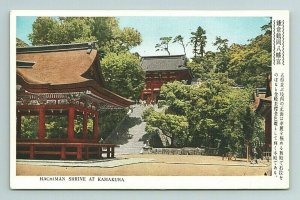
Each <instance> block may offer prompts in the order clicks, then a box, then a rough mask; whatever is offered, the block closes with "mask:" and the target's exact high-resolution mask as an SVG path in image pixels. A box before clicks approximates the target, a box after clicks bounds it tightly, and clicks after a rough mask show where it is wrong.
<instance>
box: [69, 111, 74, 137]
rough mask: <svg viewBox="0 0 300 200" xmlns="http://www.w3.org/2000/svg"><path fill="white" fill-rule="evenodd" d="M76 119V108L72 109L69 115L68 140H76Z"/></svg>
mask: <svg viewBox="0 0 300 200" xmlns="http://www.w3.org/2000/svg"><path fill="white" fill-rule="evenodd" d="M74 117H75V108H74V107H70V108H69V114H68V139H69V140H73V139H74Z"/></svg>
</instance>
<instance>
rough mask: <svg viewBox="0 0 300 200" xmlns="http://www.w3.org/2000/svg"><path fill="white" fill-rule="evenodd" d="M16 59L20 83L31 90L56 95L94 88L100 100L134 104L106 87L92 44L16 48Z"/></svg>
mask: <svg viewBox="0 0 300 200" xmlns="http://www.w3.org/2000/svg"><path fill="white" fill-rule="evenodd" d="M16 59H17V81H18V80H19V81H20V82H22V83H23V84H25V85H26V86H27V87H29V88H40V90H41V91H42V89H43V91H44V90H45V89H46V90H47V91H54V92H56V91H59V90H70V91H71V90H72V91H74V90H83V89H84V88H93V89H94V90H95V91H97V92H98V93H99V95H101V96H103V95H104V96H106V97H107V98H113V99H115V100H118V101H119V102H122V104H123V105H130V104H131V101H130V100H128V99H125V98H123V97H121V96H118V95H117V94H114V93H113V92H111V91H109V90H107V89H105V88H104V87H103V81H102V78H101V77H100V76H99V74H100V72H99V69H98V68H99V59H98V56H97V51H96V50H95V49H93V45H92V44H91V43H80V44H67V45H65V44H64V45H49V46H40V47H25V48H17V55H16ZM24 65H31V66H28V67H27V66H26V67H24Z"/></svg>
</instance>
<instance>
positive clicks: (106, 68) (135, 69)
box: [101, 52, 145, 100]
mask: <svg viewBox="0 0 300 200" xmlns="http://www.w3.org/2000/svg"><path fill="white" fill-rule="evenodd" d="M101 65H102V66H101V69H102V72H103V76H104V79H105V82H106V85H107V88H108V89H110V90H112V91H114V92H115V93H117V94H119V95H121V96H123V97H126V98H130V99H133V100H137V99H139V96H140V92H141V90H142V89H143V88H144V80H145V72H144V71H143V70H142V68H141V67H140V61H139V59H138V58H137V57H136V56H135V55H133V54H130V53H127V52H125V53H120V54H116V53H109V54H107V55H106V56H105V57H104V58H103V60H102V62H101Z"/></svg>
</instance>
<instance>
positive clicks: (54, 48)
mask: <svg viewBox="0 0 300 200" xmlns="http://www.w3.org/2000/svg"><path fill="white" fill-rule="evenodd" d="M16 65H17V74H16V75H17V85H16V90H17V91H16V93H17V96H16V115H17V116H16V117H17V120H16V134H17V157H21V158H23V157H24V158H30V159H34V158H39V157H43V156H53V157H56V158H58V159H62V160H63V159H77V160H82V159H89V158H92V157H93V158H102V154H106V155H107V157H114V148H115V145H113V144H101V143H99V140H100V132H101V131H100V130H99V117H101V116H99V111H100V110H102V109H124V108H126V107H129V106H130V105H131V104H133V102H132V101H131V100H128V99H125V98H123V97H121V96H118V95H117V94H114V93H113V92H111V91H109V90H107V89H105V87H104V82H103V78H102V77H101V68H100V66H99V65H100V64H99V55H98V54H97V51H96V50H95V49H94V43H80V44H66V45H65V44H64V45H49V46H38V47H23V48H17V54H16ZM26 116H36V117H38V129H37V135H36V137H35V138H26V137H23V136H22V128H21V127H22V118H23V117H26ZM49 116H58V117H59V116H64V117H65V119H67V123H66V124H67V125H66V126H67V127H65V128H66V130H67V131H66V132H67V133H66V135H64V136H61V137H59V138H52V137H50V138H49V137H48V135H47V133H46V132H47V131H46V126H45V124H46V119H47V117H49ZM76 116H81V117H82V119H83V120H82V134H81V135H79V136H78V135H75V134H74V124H75V123H74V120H75V118H76ZM88 119H92V121H93V125H92V126H93V128H92V135H90V134H88V125H87V124H88Z"/></svg>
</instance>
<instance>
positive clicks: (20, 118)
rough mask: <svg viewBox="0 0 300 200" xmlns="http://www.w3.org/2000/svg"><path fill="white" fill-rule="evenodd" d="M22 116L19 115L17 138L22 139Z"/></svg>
mask: <svg viewBox="0 0 300 200" xmlns="http://www.w3.org/2000/svg"><path fill="white" fill-rule="evenodd" d="M21 123H22V115H21V114H19V113H17V138H21Z"/></svg>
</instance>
